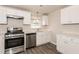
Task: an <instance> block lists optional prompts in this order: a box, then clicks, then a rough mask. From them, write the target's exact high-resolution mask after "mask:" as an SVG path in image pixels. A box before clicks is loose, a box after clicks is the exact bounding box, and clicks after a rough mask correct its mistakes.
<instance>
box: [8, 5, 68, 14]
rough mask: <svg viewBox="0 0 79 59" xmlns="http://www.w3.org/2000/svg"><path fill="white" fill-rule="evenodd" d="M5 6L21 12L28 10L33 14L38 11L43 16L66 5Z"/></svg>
mask: <svg viewBox="0 0 79 59" xmlns="http://www.w3.org/2000/svg"><path fill="white" fill-rule="evenodd" d="M7 6H8V7H13V8H19V9H23V10H29V11H31V12H34V13H36V12H37V11H38V12H39V13H41V14H44V13H51V12H53V11H55V10H57V9H61V8H63V7H66V6H67V5H7Z"/></svg>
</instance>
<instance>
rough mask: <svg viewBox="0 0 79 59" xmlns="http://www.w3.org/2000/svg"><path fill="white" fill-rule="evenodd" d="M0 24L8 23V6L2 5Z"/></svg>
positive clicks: (0, 7) (0, 8)
mask: <svg viewBox="0 0 79 59" xmlns="http://www.w3.org/2000/svg"><path fill="white" fill-rule="evenodd" d="M0 24H7V17H6V8H4V7H2V6H0Z"/></svg>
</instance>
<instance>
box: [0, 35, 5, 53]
mask: <svg viewBox="0 0 79 59" xmlns="http://www.w3.org/2000/svg"><path fill="white" fill-rule="evenodd" d="M3 53H4V35H2V34H0V54H3Z"/></svg>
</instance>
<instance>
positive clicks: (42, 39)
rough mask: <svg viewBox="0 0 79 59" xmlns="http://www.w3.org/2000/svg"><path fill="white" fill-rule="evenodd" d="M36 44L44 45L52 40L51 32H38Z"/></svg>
mask: <svg viewBox="0 0 79 59" xmlns="http://www.w3.org/2000/svg"><path fill="white" fill-rule="evenodd" d="M36 39H37V40H36V45H37V46H39V45H42V44H45V43H48V42H50V41H51V34H50V32H37V36H36Z"/></svg>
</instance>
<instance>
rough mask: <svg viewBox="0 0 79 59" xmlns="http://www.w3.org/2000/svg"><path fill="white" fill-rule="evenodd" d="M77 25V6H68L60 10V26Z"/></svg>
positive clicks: (78, 15) (78, 14) (78, 8)
mask: <svg viewBox="0 0 79 59" xmlns="http://www.w3.org/2000/svg"><path fill="white" fill-rule="evenodd" d="M73 23H79V6H69V7H66V8H64V9H62V10H61V24H73Z"/></svg>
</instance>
